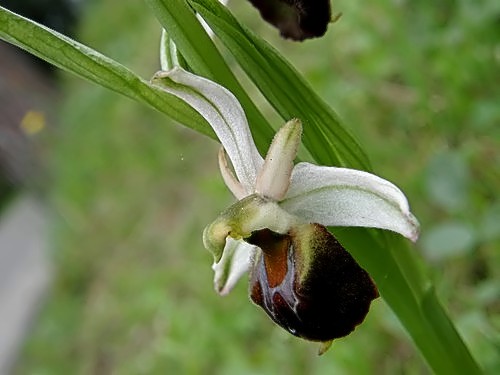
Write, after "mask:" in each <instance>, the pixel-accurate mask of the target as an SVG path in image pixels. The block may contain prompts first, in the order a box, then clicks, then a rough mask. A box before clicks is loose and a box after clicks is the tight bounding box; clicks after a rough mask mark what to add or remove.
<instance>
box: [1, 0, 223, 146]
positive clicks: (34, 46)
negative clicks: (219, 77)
mask: <svg viewBox="0 0 500 375" xmlns="http://www.w3.org/2000/svg"><path fill="white" fill-rule="evenodd" d="M0 38H1V39H4V40H5V41H7V42H9V43H11V44H14V45H16V46H18V47H20V48H22V49H25V50H26V51H28V52H30V53H32V54H33V55H35V56H38V57H40V58H42V59H43V60H45V61H48V62H50V63H51V64H53V65H55V66H57V67H59V68H61V69H63V70H66V71H68V72H70V73H73V74H75V75H77V76H79V77H81V78H84V79H86V80H89V81H91V82H94V83H97V84H98V85H100V86H103V87H106V88H108V89H110V90H113V91H116V92H118V93H120V94H122V95H125V96H127V97H129V98H131V99H134V100H136V101H138V102H142V103H146V104H148V105H150V106H151V107H153V108H155V109H157V110H158V111H160V112H163V113H165V114H166V115H167V116H169V117H170V118H172V119H173V120H175V121H178V122H180V123H181V124H183V125H185V126H187V127H190V128H191V129H194V130H196V131H198V132H200V133H203V134H206V135H209V136H210V137H212V138H214V139H215V134H214V133H213V131H212V129H211V128H210V126H208V124H207V123H206V122H205V120H204V119H203V118H202V117H201V116H200V115H199V114H198V113H197V112H196V111H195V110H193V109H192V108H191V107H190V106H189V105H187V104H186V103H185V102H184V101H182V100H180V99H178V98H177V97H175V96H173V95H169V94H167V93H165V92H164V91H162V90H160V89H158V88H156V87H153V86H152V85H150V83H149V82H148V81H146V80H144V79H142V78H140V77H139V76H137V75H136V74H134V73H133V72H132V71H130V70H129V69H127V68H126V67H124V66H123V65H121V64H119V63H117V62H116V61H114V60H112V59H110V58H109V57H106V56H104V55H102V54H100V53H99V52H97V51H95V50H93V49H91V48H89V47H87V46H85V45H83V44H81V43H78V42H76V41H74V40H72V39H71V38H68V37H67V36H65V35H62V34H60V33H58V32H56V31H54V30H51V29H49V28H47V27H45V26H43V25H40V24H38V23H36V22H34V21H31V20H29V19H26V18H24V17H21V16H19V15H17V14H15V13H13V12H11V11H9V10H7V9H5V8H2V7H0Z"/></svg>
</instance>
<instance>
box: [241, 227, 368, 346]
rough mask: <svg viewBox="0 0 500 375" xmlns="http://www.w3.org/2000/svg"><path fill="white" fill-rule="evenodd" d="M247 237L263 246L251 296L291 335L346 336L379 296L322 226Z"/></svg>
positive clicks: (327, 338)
mask: <svg viewBox="0 0 500 375" xmlns="http://www.w3.org/2000/svg"><path fill="white" fill-rule="evenodd" d="M246 241H247V242H249V243H251V244H254V245H256V246H258V247H260V249H261V250H262V252H261V253H259V254H258V255H257V257H256V259H255V262H254V265H253V269H252V271H251V276H250V297H251V299H252V301H253V302H254V303H256V304H257V305H259V306H260V307H262V308H263V309H264V311H265V312H266V313H267V314H268V315H269V317H270V318H271V319H272V320H273V321H274V322H276V323H277V324H278V325H280V326H281V327H283V328H285V329H286V330H287V331H289V332H290V333H291V334H293V335H295V336H298V337H302V338H304V339H307V340H311V341H320V342H329V341H331V340H333V339H336V338H339V337H343V336H346V335H348V334H349V333H350V332H352V331H353V330H354V328H355V327H356V326H357V325H358V324H360V323H361V322H362V321H363V320H364V318H365V316H366V314H367V313H368V310H369V307H370V303H371V301H372V300H373V299H375V298H377V297H378V292H377V288H376V287H375V285H374V283H373V281H372V279H371V278H370V276H369V275H368V273H367V272H366V271H365V270H364V269H362V268H361V267H360V266H359V265H358V264H357V263H356V261H355V260H354V259H353V257H352V256H351V255H350V254H349V253H348V252H347V251H346V250H345V249H344V248H343V247H342V246H341V245H340V243H339V242H338V241H337V240H336V239H335V237H334V236H333V235H332V234H331V233H330V232H329V231H328V230H327V229H326V228H325V227H324V226H322V225H319V224H304V225H300V226H297V227H294V228H293V229H292V230H290V231H289V232H288V233H287V234H284V235H281V234H277V233H275V232H272V231H270V230H268V229H264V230H260V231H256V232H254V233H252V235H251V237H249V238H248V239H247V240H246Z"/></svg>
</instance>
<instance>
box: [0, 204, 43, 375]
mask: <svg viewBox="0 0 500 375" xmlns="http://www.w3.org/2000/svg"><path fill="white" fill-rule="evenodd" d="M47 215H48V213H47V210H46V209H45V207H44V206H43V205H42V204H40V203H39V202H38V201H37V200H36V199H35V198H33V197H31V196H27V195H21V196H19V198H17V199H16V200H14V201H13V202H11V204H10V205H9V206H8V207H7V209H6V210H5V211H4V213H3V215H1V216H0V375H4V374H9V372H10V370H11V368H12V366H13V365H14V363H15V360H16V358H17V356H18V354H19V350H20V349H21V346H22V342H23V339H24V337H25V335H26V333H27V332H28V331H29V329H30V327H31V325H32V323H33V320H34V318H35V315H36V313H37V312H38V310H39V307H40V303H41V301H42V297H43V296H44V294H45V293H46V291H47V289H48V285H49V282H50V274H51V272H50V265H49V262H48V251H47V221H48V217H47Z"/></svg>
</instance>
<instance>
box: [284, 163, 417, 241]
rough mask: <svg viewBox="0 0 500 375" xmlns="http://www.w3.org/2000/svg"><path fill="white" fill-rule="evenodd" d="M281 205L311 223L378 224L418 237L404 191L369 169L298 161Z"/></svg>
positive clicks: (370, 225) (341, 224) (409, 236)
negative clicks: (322, 165) (366, 170)
mask: <svg viewBox="0 0 500 375" xmlns="http://www.w3.org/2000/svg"><path fill="white" fill-rule="evenodd" d="M280 206H281V207H282V208H283V209H285V210H286V211H288V212H289V213H291V214H293V215H296V216H298V217H300V218H301V219H303V220H307V221H309V222H311V223H319V224H322V225H327V226H328V225H330V226H350V227H370V228H381V229H387V230H391V231H394V232H397V233H400V234H402V235H403V236H405V237H407V238H409V239H410V240H412V241H416V240H417V238H418V230H419V224H418V221H417V219H416V218H415V217H414V216H413V215H412V214H411V212H410V208H409V205H408V201H407V199H406V197H405V195H404V194H403V193H402V192H401V190H399V188H398V187H397V186H395V185H394V184H392V183H390V182H389V181H387V180H384V179H382V178H380V177H378V176H375V175H373V174H371V173H368V172H363V171H358V170H354V169H347V168H334V167H320V166H317V165H314V164H310V163H299V164H297V165H296V166H295V168H294V170H293V172H292V181H291V184H290V188H289V190H288V193H287V195H286V197H285V199H284V200H283V201H282V202H281V203H280Z"/></svg>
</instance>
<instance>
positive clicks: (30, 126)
mask: <svg viewBox="0 0 500 375" xmlns="http://www.w3.org/2000/svg"><path fill="white" fill-rule="evenodd" d="M45 125H46V121H45V115H44V114H43V112H40V111H28V112H26V114H25V115H24V117H23V119H22V120H21V129H22V130H23V132H24V133H25V134H27V135H34V134H37V133H39V132H40V131H42V130H43V128H45Z"/></svg>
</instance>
